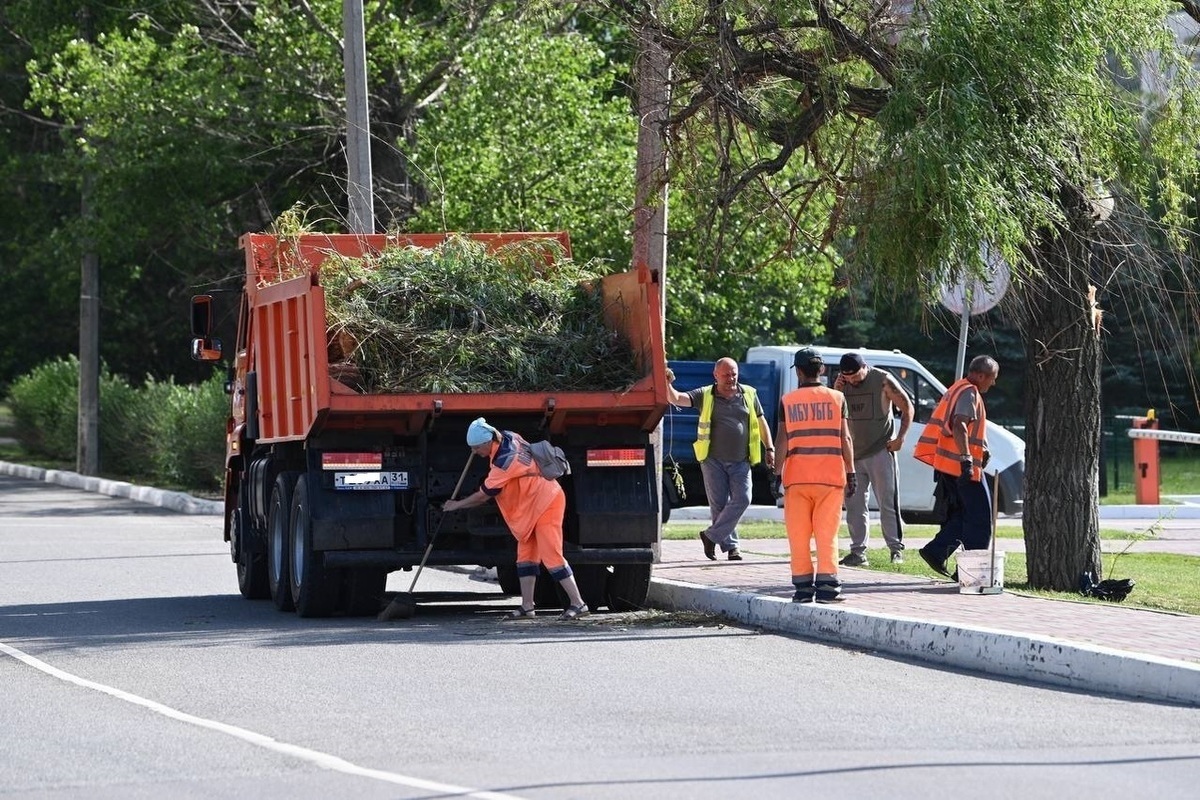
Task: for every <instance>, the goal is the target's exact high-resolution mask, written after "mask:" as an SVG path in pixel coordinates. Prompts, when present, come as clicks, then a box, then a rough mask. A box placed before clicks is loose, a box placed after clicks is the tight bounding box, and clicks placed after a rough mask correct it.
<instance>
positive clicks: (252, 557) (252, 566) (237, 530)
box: [229, 486, 271, 600]
mask: <svg viewBox="0 0 1200 800" xmlns="http://www.w3.org/2000/svg"><path fill="white" fill-rule="evenodd" d="M229 528H230V531H229V535H230V542H229V546H230V548H231V549H232V550H233V560H234V563H236V564H237V580H238V591H240V592H241V593H242V597H244V598H246V599H247V600H265V599H267V598H268V597H270V596H271V585H270V584H269V583H268V582H267V556H266V554H265V553H263V552H261V549H260V551H259V552H255V549H256V547H255V545H256V543H257V539H258V534H257V532H256V531H255V530H254V529H253V528H252V527H251V522H250V509H249V506H248V503H247V499H246V491H245V487H244V486H242V487H239V488H238V507H237V508H235V509H234V510H233V518H232V519H231V520H230V521H229Z"/></svg>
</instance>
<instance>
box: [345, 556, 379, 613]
mask: <svg viewBox="0 0 1200 800" xmlns="http://www.w3.org/2000/svg"><path fill="white" fill-rule="evenodd" d="M344 572H345V574H344V576H343V578H342V602H341V607H342V610H343V611H344V612H345V613H346V616H349V617H373V616H375V615H376V614H378V613H379V611H380V609H382V608H383V592H384V590H385V589H386V588H387V578H388V573H387V570H386V569H373V568H371V567H362V568H360V569H348V570H345V571H344Z"/></svg>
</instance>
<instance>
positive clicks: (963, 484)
mask: <svg viewBox="0 0 1200 800" xmlns="http://www.w3.org/2000/svg"><path fill="white" fill-rule="evenodd" d="M933 478H934V480H935V481H936V482H937V488H936V491H938V492H940V493H941V494H942V495H943V498H944V500H945V502H946V521H945V522H943V523H942V527H941V528H939V529H938V532H937V535H936V536H934V537H933V539H932V540H931V541H930V542H929V544H927V545H925V548H923V549H926V552H928V553H929V554H930V555H934V556H937V558H938V559H939V560H941V561H945V560H946V559H947V558H949V557H950V554H951V553H953V552H954V551H955V550H957V549H958V545H959V542H961V543H962V546H963V549H964V550H986V549H987V546H988V544H989V543H990V542H991V540H992V498H991V495H990V494H989V493H988V487H987V478H986V476H985V477H984V480H982V481H972V480H968V479H966V478H960V477H958V476H955V475H948V474H946V473H944V472H934V473H933Z"/></svg>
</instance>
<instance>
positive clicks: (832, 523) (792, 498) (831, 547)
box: [783, 483, 845, 578]
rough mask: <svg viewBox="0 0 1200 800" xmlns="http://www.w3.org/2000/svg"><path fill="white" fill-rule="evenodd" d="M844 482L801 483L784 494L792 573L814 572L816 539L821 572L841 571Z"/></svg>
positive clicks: (806, 574)
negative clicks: (839, 549)
mask: <svg viewBox="0 0 1200 800" xmlns="http://www.w3.org/2000/svg"><path fill="white" fill-rule="evenodd" d="M844 493H845V492H844V490H843V489H842V487H840V486H825V485H823V484H819V483H797V484H793V485H792V486H789V487H787V489H786V490H784V495H783V523H784V525H785V526H787V536H788V546H789V547H790V548H791V551H792V577H793V578H811V577H812V575H813V559H812V549H813V541H814V540H815V541H816V543H817V564H816V573H817V574H818V575H837V532H838V525H840V524H841V522H842V495H843V494H844Z"/></svg>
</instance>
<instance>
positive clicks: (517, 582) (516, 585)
mask: <svg viewBox="0 0 1200 800" xmlns="http://www.w3.org/2000/svg"><path fill="white" fill-rule="evenodd" d="M496 580H497V581H498V582H499V583H500V591H502V592H504V593H505V594H506V595H508V596H509V597H516V596H517V595H519V594H520V593H521V579H520V578H518V577H517V565H516V564H501V565H499V566H498V567H496Z"/></svg>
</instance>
